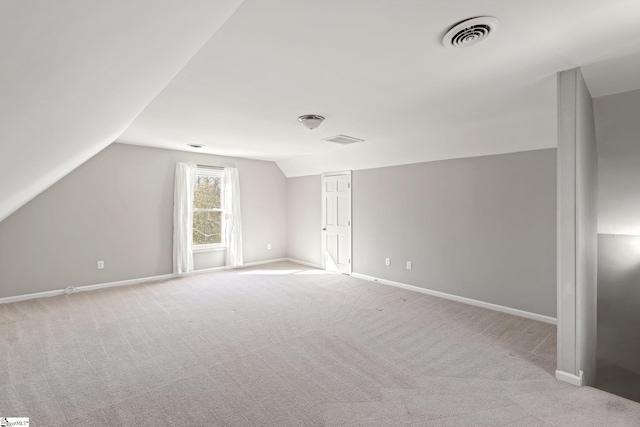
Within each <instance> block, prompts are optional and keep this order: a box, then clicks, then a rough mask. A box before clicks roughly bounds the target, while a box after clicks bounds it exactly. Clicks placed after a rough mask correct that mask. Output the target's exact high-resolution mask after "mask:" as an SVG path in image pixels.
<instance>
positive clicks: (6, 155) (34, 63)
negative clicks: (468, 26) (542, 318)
mask: <svg viewBox="0 0 640 427" xmlns="http://www.w3.org/2000/svg"><path fill="white" fill-rule="evenodd" d="M478 15H493V16H496V17H497V18H498V19H499V20H500V26H499V28H498V31H497V32H496V33H495V34H494V35H492V36H491V37H489V38H488V39H487V40H486V41H484V42H483V43H481V44H478V45H476V46H474V47H470V48H466V49H445V48H444V47H443V46H442V44H441V38H442V36H443V35H444V33H445V32H446V31H447V30H448V29H449V27H450V26H451V25H453V24H455V23H456V22H458V21H460V20H463V19H465V18H469V17H473V16H478ZM638 22H640V2H638V1H637V0H562V1H558V0H521V1H513V0H376V1H365V0H348V1H345V0H324V1H322V2H318V1H311V0H245V1H242V0H183V1H181V2H176V1H172V0H127V1H124V0H117V1H109V2H86V1H82V0H57V1H55V2H53V1H48V0H30V1H24V0H6V1H3V2H0V53H1V54H2V61H3V66H2V67H1V68H0V112H2V115H1V116H0V220H2V219H4V218H5V217H6V216H8V215H9V214H10V213H11V212H13V211H15V210H16V209H17V208H19V207H20V206H22V204H24V203H26V202H27V201H28V200H30V199H31V198H32V197H34V196H35V195H36V194H38V193H39V192H41V191H43V190H44V189H46V188H47V187H48V186H49V185H51V184H53V183H54V182H56V181H57V180H58V179H60V178H61V177H62V176H64V175H65V174H67V173H69V172H70V171H71V170H73V169H74V168H75V167H77V166H78V165H80V164H81V163H82V162H84V161H86V160H87V159H89V158H90V157H91V156H92V155H94V154H95V153H97V152H99V151H100V150H102V149H103V148H104V147H106V146H107V145H108V144H110V143H112V142H113V141H116V140H117V141H118V142H122V143H129V144H136V145H147V146H154V147H163V148H171V149H178V150H191V149H190V148H188V147H187V144H194V143H195V144H202V145H204V147H203V148H202V149H200V150H198V151H200V152H204V153H212V154H222V155H229V156H239V157H248V158H256V159H265V160H274V161H276V162H277V164H278V165H279V166H280V168H281V169H282V170H283V172H284V173H285V174H286V175H287V176H289V177H292V176H301V175H310V174H317V173H321V172H326V171H335V170H344V169H363V168H371V167H380V166H389V165H397V164H406V163H415V162H422V161H430V160H438V159H447V158H456V157H468V156H477V155H488V154H497V153H506V152H516V151H524V150H533V149H540V148H549V147H555V146H556V133H557V130H556V77H555V74H556V72H558V71H561V70H565V69H570V68H574V67H577V66H582V67H583V73H584V75H585V79H586V80H587V83H588V85H589V88H590V90H591V92H592V94H593V95H594V96H603V95H608V94H611V93H619V92H625V91H629V90H634V89H638V88H640V38H639V37H637V36H638V29H637V23H638ZM302 114H320V115H323V116H325V117H326V121H325V123H323V124H322V125H321V126H320V127H319V128H318V129H315V130H313V131H309V130H307V129H305V128H304V127H302V126H301V125H300V124H299V123H298V122H297V121H296V119H297V117H298V116H300V115H302ZM338 134H344V135H349V136H353V137H356V138H360V139H364V140H365V141H364V142H361V143H356V144H352V145H347V146H342V145H337V144H333V143H330V142H326V141H323V140H322V139H323V138H326V137H331V136H335V135H338Z"/></svg>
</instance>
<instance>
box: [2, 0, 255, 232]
mask: <svg viewBox="0 0 640 427" xmlns="http://www.w3.org/2000/svg"><path fill="white" fill-rule="evenodd" d="M241 3H242V0H183V1H180V2H176V1H172V0H127V1H120V0H118V1H93V2H87V1H80V0H58V1H48V0H30V1H22V0H9V1H3V2H0V57H1V58H2V67H0V221H2V220H3V219H5V218H6V217H7V216H9V215H10V214H11V213H13V212H14V211H16V210H17V209H18V208H20V207H21V206H22V205H24V204H25V203H27V202H28V201H29V200H31V199H32V198H33V197H35V196H36V195H37V194H39V193H40V192H42V191H43V190H45V189H46V188H48V187H49V186H50V185H52V184H53V183H55V182H56V181H57V180H59V179H60V178H62V177H63V176H64V175H66V174H67V173H69V172H70V171H72V170H73V169H74V168H76V167H77V166H79V165H80V164H82V163H83V162H85V161H86V160H88V159H89V158H90V157H91V156H93V155H95V154H96V153H98V152H99V151H100V150H102V149H103V148H105V147H106V146H107V145H109V144H110V143H112V142H113V141H114V140H115V139H116V138H117V137H118V136H119V135H120V134H121V133H122V132H123V131H124V130H125V129H126V128H127V127H128V126H129V124H131V122H132V121H133V120H134V119H135V118H136V117H137V116H138V114H140V112H141V111H142V110H143V109H144V108H145V107H146V106H147V105H148V104H149V102H151V100H153V98H155V97H156V96H157V95H158V93H160V91H162V89H163V88H164V87H165V86H167V84H168V83H169V82H170V81H171V80H172V78H173V77H174V76H175V75H176V74H177V73H178V72H179V71H180V70H181V69H182V68H183V67H184V65H185V64H186V63H187V62H188V61H189V60H190V59H191V58H192V57H193V55H195V53H196V52H197V51H198V50H199V49H200V48H201V47H202V46H203V45H204V44H205V43H206V41H207V40H208V39H209V38H210V37H211V36H212V35H213V34H214V33H215V32H216V31H217V30H218V29H219V28H220V27H221V26H222V25H223V24H224V23H225V22H226V21H227V19H228V18H229V17H230V16H231V15H232V14H233V13H234V12H235V10H236V9H237V8H238V7H239V6H240V4H241Z"/></svg>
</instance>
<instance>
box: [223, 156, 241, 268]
mask: <svg viewBox="0 0 640 427" xmlns="http://www.w3.org/2000/svg"><path fill="white" fill-rule="evenodd" d="M223 182H224V195H223V203H224V207H223V209H224V213H225V217H224V218H225V221H224V239H225V243H226V245H227V256H226V264H227V267H238V266H240V265H242V221H241V219H240V180H239V178H238V169H236V168H224V181H223Z"/></svg>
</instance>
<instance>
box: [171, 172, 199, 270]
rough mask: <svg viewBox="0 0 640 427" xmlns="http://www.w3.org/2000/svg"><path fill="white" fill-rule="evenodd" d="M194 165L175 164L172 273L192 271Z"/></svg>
mask: <svg viewBox="0 0 640 427" xmlns="http://www.w3.org/2000/svg"><path fill="white" fill-rule="evenodd" d="M196 169H197V166H196V164H194V163H177V164H176V176H175V184H174V194H173V273H174V274H180V273H189V272H191V271H193V191H194V188H195V182H196Z"/></svg>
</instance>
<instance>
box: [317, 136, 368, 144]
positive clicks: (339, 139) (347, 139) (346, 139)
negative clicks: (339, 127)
mask: <svg viewBox="0 0 640 427" xmlns="http://www.w3.org/2000/svg"><path fill="white" fill-rule="evenodd" d="M323 140H324V141H329V142H335V143H336V144H342V145H347V144H353V143H354V142H362V141H364V139H358V138H354V137H352V136H347V135H336V136H332V137H331V138H323Z"/></svg>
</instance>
